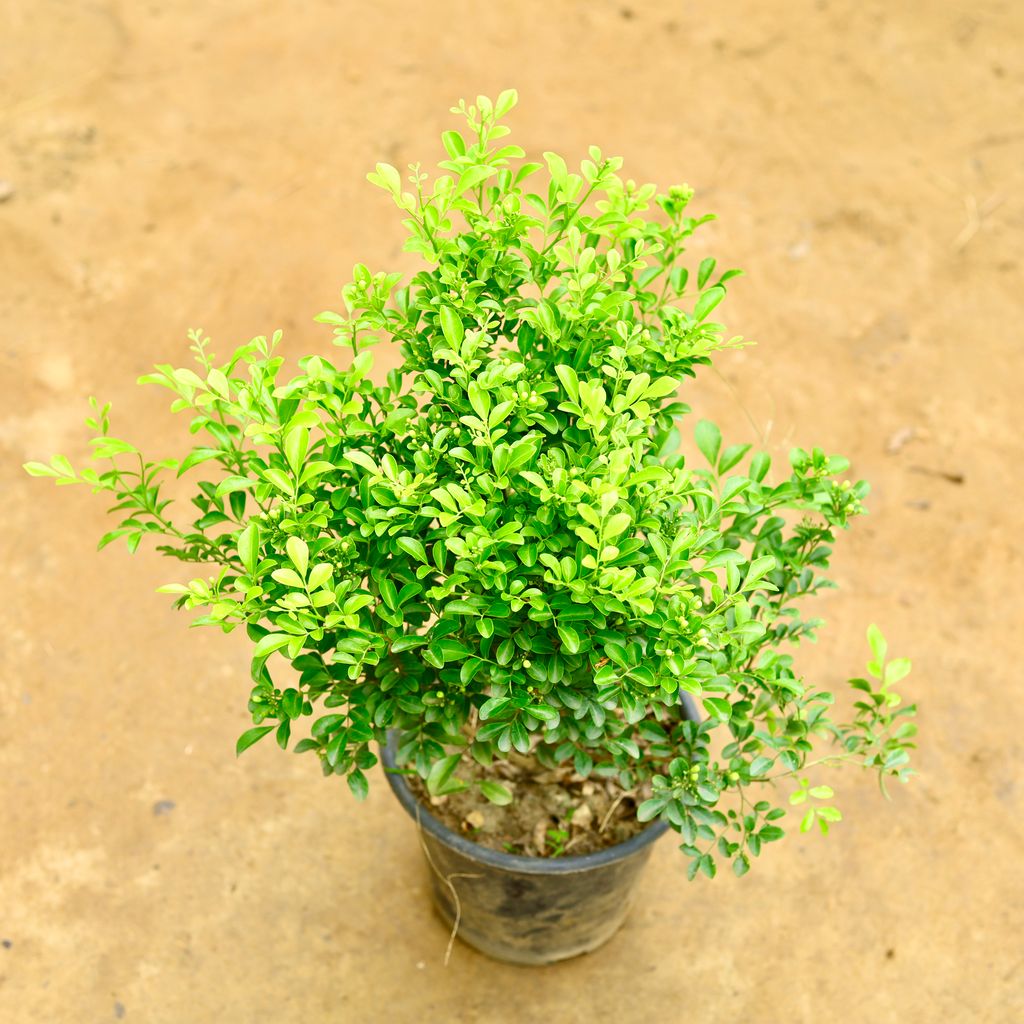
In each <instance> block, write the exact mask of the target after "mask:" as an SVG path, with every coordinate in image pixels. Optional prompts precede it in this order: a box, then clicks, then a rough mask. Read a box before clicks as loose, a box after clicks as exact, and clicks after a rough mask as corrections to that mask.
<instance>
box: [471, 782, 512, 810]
mask: <svg viewBox="0 0 1024 1024" xmlns="http://www.w3.org/2000/svg"><path fill="white" fill-rule="evenodd" d="M479 786H480V792H481V793H483V795H484V796H485V797H486V798H487V799H488V800H490V802H491V803H492V804H497V805H498V806H499V807H505V806H507V805H508V804H510V803H512V793H511V791H510V790H509V789H508V788H507V787H506V786H503V785H502V784H501V783H500V782H492V781H491V780H490V779H481V780H480V782H479Z"/></svg>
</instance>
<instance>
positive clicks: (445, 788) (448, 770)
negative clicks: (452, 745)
mask: <svg viewBox="0 0 1024 1024" xmlns="http://www.w3.org/2000/svg"><path fill="white" fill-rule="evenodd" d="M461 760H462V757H461V755H460V754H449V755H448V756H447V757H441V758H438V760H436V761H435V762H434V763H433V764H432V765H431V767H430V771H429V772H428V773H427V780H426V781H427V792H428V793H430V795H431V796H443V795H444V794H445V793H452V792H455V791H456V790H458V789H462V788H464V784H462V783H460V782H459V780H458V779H452V777H451V776H452V772H453V771H455V767H456V765H457V764H458V763H459V761H461ZM453 783H454V786H453Z"/></svg>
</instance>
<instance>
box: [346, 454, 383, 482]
mask: <svg viewBox="0 0 1024 1024" xmlns="http://www.w3.org/2000/svg"><path fill="white" fill-rule="evenodd" d="M345 458H346V459H348V461H349V462H351V463H353V464H354V465H356V466H362V468H363V469H366V470H369V472H371V473H373V475H374V476H377V475H378V474H379V473H380V467H379V466H378V465H377V463H376V462H374V461H373V459H371V458H370V456H369V455H367V454H366V452H361V451H359V450H358V449H350V450H349V451H347V452H345Z"/></svg>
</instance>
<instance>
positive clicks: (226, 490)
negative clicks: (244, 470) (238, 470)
mask: <svg viewBox="0 0 1024 1024" xmlns="http://www.w3.org/2000/svg"><path fill="white" fill-rule="evenodd" d="M257 483H258V481H256V480H250V479H249V478H248V477H245V476H229V477H226V478H225V479H223V480H221V482H220V483H219V484H217V490H216V491H215V492H214V493H215V494H216V495H217V497H218V498H223V497H224V495H225V494H233V493H234V492H235V491H248V490H249V489H250V488H252V487H255V486H256V484H257Z"/></svg>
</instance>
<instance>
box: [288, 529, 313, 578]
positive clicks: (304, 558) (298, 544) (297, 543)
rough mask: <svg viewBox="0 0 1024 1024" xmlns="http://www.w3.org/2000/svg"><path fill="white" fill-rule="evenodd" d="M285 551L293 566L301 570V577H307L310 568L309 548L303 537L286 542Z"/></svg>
mask: <svg viewBox="0 0 1024 1024" xmlns="http://www.w3.org/2000/svg"><path fill="white" fill-rule="evenodd" d="M284 549H285V551H287V552H288V557H289V558H290V559H291V560H292V565H294V566H295V568H296V569H298V570H299V575H300V576H305V575H306V569H307V568H308V567H309V546H308V545H307V544H306V542H305V541H304V540H303V539H302V538H301V537H295V536H292V537H289V538H288V539H287V540H286V541H285V544H284Z"/></svg>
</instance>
